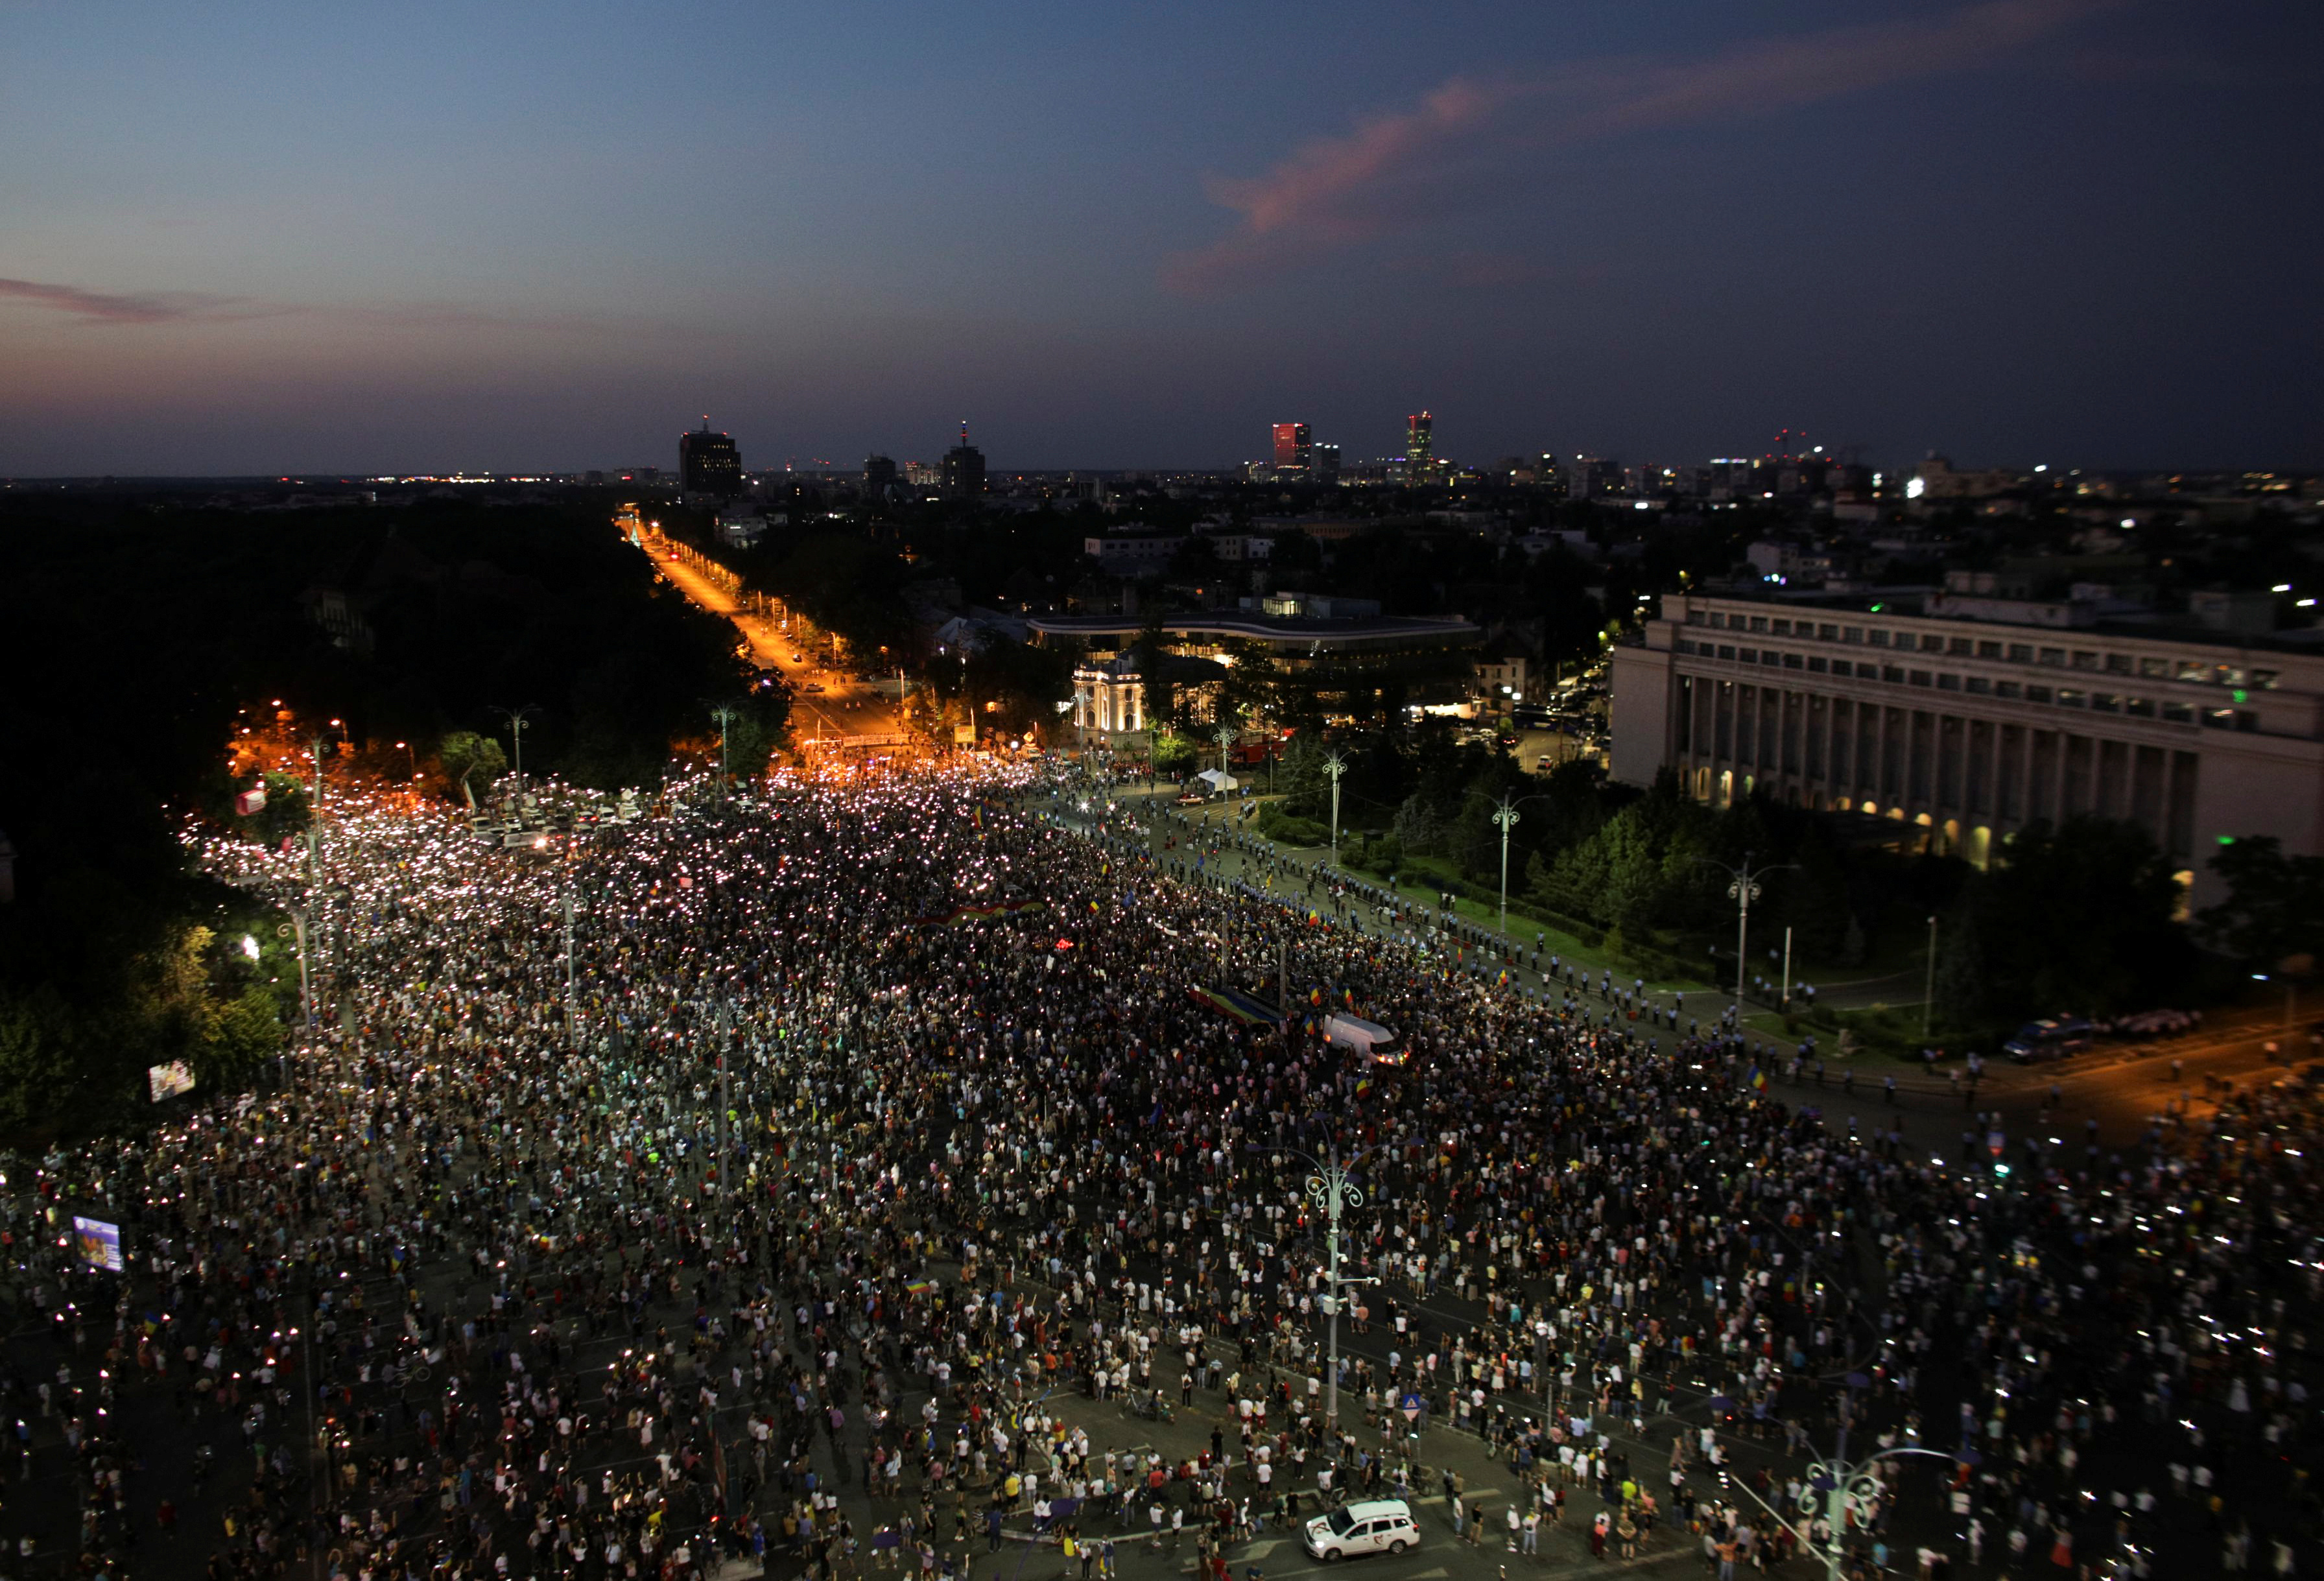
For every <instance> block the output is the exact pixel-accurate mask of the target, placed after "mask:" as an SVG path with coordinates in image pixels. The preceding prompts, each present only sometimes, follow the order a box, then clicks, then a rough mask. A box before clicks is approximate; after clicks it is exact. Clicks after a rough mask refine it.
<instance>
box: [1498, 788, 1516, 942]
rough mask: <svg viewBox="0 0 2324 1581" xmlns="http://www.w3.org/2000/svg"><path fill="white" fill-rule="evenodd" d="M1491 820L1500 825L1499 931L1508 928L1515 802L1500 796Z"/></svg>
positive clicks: (1505, 931)
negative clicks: (1510, 846)
mask: <svg viewBox="0 0 2324 1581" xmlns="http://www.w3.org/2000/svg"><path fill="white" fill-rule="evenodd" d="M1493 821H1494V822H1495V823H1497V824H1499V825H1500V827H1501V931H1502V932H1503V933H1507V932H1508V930H1509V830H1511V829H1512V828H1515V827H1517V804H1516V803H1515V802H1513V801H1510V800H1508V798H1506V797H1504V798H1502V800H1501V801H1500V802H1499V805H1497V806H1496V807H1495V808H1494V809H1493Z"/></svg>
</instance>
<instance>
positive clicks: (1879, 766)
mask: <svg viewBox="0 0 2324 1581" xmlns="http://www.w3.org/2000/svg"><path fill="white" fill-rule="evenodd" d="M1679 688H1680V694H1679V697H1678V698H1677V699H1676V701H1677V703H1678V707H1677V710H1676V715H1677V728H1678V735H1679V739H1678V741H1677V742H1676V743H1675V746H1676V748H1677V752H1676V756H1677V758H1678V760H1679V761H1680V762H1681V763H1684V764H1686V765H1687V766H1688V767H1689V768H1690V769H1692V770H1696V771H1702V770H1708V771H1711V774H1710V775H1709V776H1705V775H1702V774H1701V773H1700V772H1698V774H1697V779H1698V781H1703V780H1706V779H1707V780H1710V781H1711V783H1715V782H1716V781H1715V775H1716V773H1717V772H1718V771H1720V770H1722V769H1723V770H1730V771H1732V772H1735V773H1736V774H1737V775H1738V776H1745V775H1748V776H1750V777H1752V778H1753V779H1754V780H1755V781H1758V782H1766V781H1772V780H1776V779H1779V778H1780V779H1782V780H1784V781H1790V783H1791V786H1792V789H1793V790H1794V799H1796V800H1807V801H1809V803H1810V804H1811V805H1816V806H1838V805H1839V804H1840V802H1842V801H1843V800H1844V801H1847V802H1849V804H1851V805H1858V804H1862V803H1870V804H1872V805H1873V806H1875V807H1877V809H1879V810H1880V811H1882V812H1886V811H1888V810H1889V809H1892V808H1895V807H1899V806H1901V807H1904V808H1905V809H1907V812H1908V814H1919V813H1927V814H1929V815H1930V817H1931V818H1932V821H1937V820H1942V819H1944V818H1948V817H1951V816H1959V817H1960V818H1969V819H1991V820H1995V821H1998V822H2002V823H2006V824H2008V825H2011V826H2016V825H2022V824H2025V823H2030V822H2032V821H2033V820H2034V819H2037V818H2048V819H2051V820H2052V821H2057V820H2060V819H2062V818H2068V817H2070V816H2072V815H2073V814H2075V813H2078V812H2089V813H2096V814H2098V815H2099V816H2101V817H2106V818H2130V819H2135V821H2137V822H2138V823H2140V824H2142V825H2143V826H2144V827H2145V828H2146V829H2147V831H2148V832H2149V833H2150V834H2151V835H2152V836H2153V837H2154V839H2155V841H2156V843H2157V844H2158V845H2160V846H2163V848H2164V849H2166V850H2169V851H2172V852H2173V853H2175V854H2180V855H2184V854H2185V853H2186V852H2187V851H2188V849H2189V848H2190V845H2191V842H2192V838H2193V821H2194V804H2195V781H2196V775H2197V770H2198V765H2199V762H2200V756H2199V754H2197V753H2194V752H2188V751H2182V750H2177V749H2174V748H2170V747H2164V746H2161V745H2154V744H2144V743H2138V742H2131V741H2122V740H2116V739H2113V738H2109V737H2105V736H2098V735H2089V734H2083V733H2077V732H2073V731H2069V730H2063V729H2055V730H2053V729H2044V728H2041V727H2039V726H2031V725H2027V724H2024V723H2023V722H2016V721H2007V720H1997V719H1987V718H1978V717H1972V716H1967V715H1960V714H1951V713H1947V712H1945V711H1943V710H1941V709H1929V708H1918V707H1895V706H1891V705H1889V704H1886V703H1885V702H1878V701H1873V700H1868V699H1858V698H1839V697H1827V696H1824V695H1822V694H1819V693H1811V692H1804V691H1799V690H1794V689H1789V688H1778V687H1760V686H1752V685H1749V684H1748V683H1743V682H1737V681H1726V680H1718V679H1716V678H1713V677H1708V676H1682V677H1680V678H1679ZM1738 788H1739V787H1738ZM1695 789H1696V790H1697V793H1698V794H1704V793H1707V792H1708V791H1709V786H1708V785H1707V784H1705V783H1700V782H1699V783H1697V784H1696V786H1695Z"/></svg>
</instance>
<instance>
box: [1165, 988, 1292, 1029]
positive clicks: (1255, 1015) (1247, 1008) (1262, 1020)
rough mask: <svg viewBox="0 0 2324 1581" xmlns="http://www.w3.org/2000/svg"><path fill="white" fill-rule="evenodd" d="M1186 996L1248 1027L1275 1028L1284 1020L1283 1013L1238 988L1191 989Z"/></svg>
mask: <svg viewBox="0 0 2324 1581" xmlns="http://www.w3.org/2000/svg"><path fill="white" fill-rule="evenodd" d="M1186 994H1187V997H1189V998H1191V999H1192V1000H1194V1003H1197V1004H1201V1005H1206V1006H1208V1007H1209V1008H1210V1009H1212V1010H1215V1011H1217V1012H1219V1013H1220V1014H1222V1015H1227V1016H1232V1017H1233V1018H1234V1019H1235V1020H1236V1021H1239V1022H1242V1024H1243V1025H1245V1026H1247V1027H1250V1026H1273V1025H1275V1024H1276V1023H1277V1022H1280V1021H1281V1020H1282V1019H1283V1012H1281V1011H1278V1010H1277V1009H1276V1008H1275V1007H1274V1006H1272V1005H1270V1004H1268V1003H1264V1002H1262V1001H1260V1000H1257V999H1253V998H1252V997H1251V996H1250V994H1245V993H1243V992H1242V991H1241V990H1240V989H1238V988H1189V989H1187V990H1186Z"/></svg>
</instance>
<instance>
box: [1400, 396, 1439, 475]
mask: <svg viewBox="0 0 2324 1581" xmlns="http://www.w3.org/2000/svg"><path fill="white" fill-rule="evenodd" d="M1435 429H1436V420H1435V419H1434V417H1431V416H1430V415H1429V414H1428V413H1427V412H1425V411H1416V412H1414V413H1413V414H1412V415H1411V416H1409V417H1407V418H1406V419H1405V420H1404V458H1405V460H1406V463H1408V464H1409V465H1410V467H1411V468H1412V470H1413V471H1415V472H1418V471H1419V470H1421V468H1423V467H1425V466H1426V465H1427V464H1428V463H1429V462H1430V461H1431V460H1434V458H1435V456H1436V434H1435Z"/></svg>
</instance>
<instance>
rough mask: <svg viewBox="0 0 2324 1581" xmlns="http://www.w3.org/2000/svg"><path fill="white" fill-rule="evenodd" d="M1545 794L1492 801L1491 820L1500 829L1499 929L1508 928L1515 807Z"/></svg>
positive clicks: (1540, 797) (1515, 818)
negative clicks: (1511, 846) (1510, 852)
mask: <svg viewBox="0 0 2324 1581" xmlns="http://www.w3.org/2000/svg"><path fill="white" fill-rule="evenodd" d="M1546 800H1549V798H1548V797H1546V796H1517V797H1509V796H1504V797H1502V798H1500V800H1498V801H1495V802H1494V803H1493V821H1494V822H1495V823H1496V824H1499V826H1500V829H1501V931H1502V932H1503V933H1505V934H1506V933H1507V932H1508V930H1509V831H1510V830H1511V829H1513V828H1515V827H1517V809H1518V808H1520V807H1522V806H1524V805H1525V804H1526V802H1528V801H1546Z"/></svg>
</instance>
